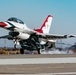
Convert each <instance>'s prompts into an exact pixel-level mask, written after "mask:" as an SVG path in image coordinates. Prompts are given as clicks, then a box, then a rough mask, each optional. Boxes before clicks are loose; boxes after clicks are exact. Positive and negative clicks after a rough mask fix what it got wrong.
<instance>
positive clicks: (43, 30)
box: [34, 15, 53, 34]
mask: <svg viewBox="0 0 76 75" xmlns="http://www.w3.org/2000/svg"><path fill="white" fill-rule="evenodd" d="M52 18H53V17H52V16H51V15H48V17H47V18H46V20H45V21H44V23H43V25H42V26H41V28H40V29H34V30H35V31H37V32H39V33H44V34H48V33H49V31H50V27H51V23H52Z"/></svg>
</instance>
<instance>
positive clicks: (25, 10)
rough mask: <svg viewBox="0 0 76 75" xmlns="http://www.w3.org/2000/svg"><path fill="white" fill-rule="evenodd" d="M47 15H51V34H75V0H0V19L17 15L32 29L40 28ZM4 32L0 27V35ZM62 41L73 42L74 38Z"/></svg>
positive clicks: (75, 39)
mask: <svg viewBox="0 0 76 75" xmlns="http://www.w3.org/2000/svg"><path fill="white" fill-rule="evenodd" d="M48 15H52V16H53V21H52V26H51V29H50V33H51V34H63V35H67V34H74V35H76V0H0V21H6V20H7V19H8V18H10V17H17V18H19V19H21V20H23V21H24V22H25V23H26V25H27V26H28V27H30V28H32V29H34V28H40V26H41V25H42V24H43V22H44V20H45V18H46V17H47V16H48ZM5 34H8V31H7V30H4V29H2V28H0V36H1V35H5ZM2 41H3V40H1V43H0V46H2V45H3V43H2ZM7 42H9V41H7ZM63 42H66V43H74V42H76V38H74V39H67V40H63ZM8 45H10V44H8Z"/></svg>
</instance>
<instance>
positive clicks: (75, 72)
mask: <svg viewBox="0 0 76 75" xmlns="http://www.w3.org/2000/svg"><path fill="white" fill-rule="evenodd" d="M29 58H31V59H33V58H35V59H38V58H42V61H43V58H46V59H48V58H50V59H51V58H62V59H63V58H67V59H68V58H70V60H72V58H76V54H68V55H66V54H63V55H61V54H59V55H56V54H54V55H53V54H52V55H50V54H47V55H46V54H45V55H25V54H24V55H0V60H1V59H2V60H5V59H29ZM38 61H39V62H40V60H38ZM48 61H49V60H48ZM51 61H53V60H51ZM61 61H62V60H61ZM64 61H65V60H64ZM8 62H10V61H8ZM20 62H22V61H20ZM30 62H31V61H30ZM33 62H34V61H33ZM5 63H6V62H5ZM4 74H8V75H13V74H14V75H15V74H18V75H19V74H24V75H76V63H75V62H73V63H43V64H42V63H41V64H28V63H27V64H17V63H16V64H10V65H7V64H6V65H1V62H0V75H4Z"/></svg>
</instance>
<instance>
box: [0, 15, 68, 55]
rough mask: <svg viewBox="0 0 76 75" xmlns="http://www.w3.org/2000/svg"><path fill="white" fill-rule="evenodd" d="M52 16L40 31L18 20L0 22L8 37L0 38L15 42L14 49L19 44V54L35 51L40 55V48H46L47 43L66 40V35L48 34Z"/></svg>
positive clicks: (48, 17) (11, 19) (10, 19)
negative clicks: (7, 31) (25, 51)
mask: <svg viewBox="0 0 76 75" xmlns="http://www.w3.org/2000/svg"><path fill="white" fill-rule="evenodd" d="M52 18H53V16H51V15H48V16H47V18H46V20H45V21H44V23H43V24H42V26H41V28H40V29H30V28H28V27H27V25H26V24H25V23H24V22H23V21H21V20H20V19H18V18H15V17H11V18H9V19H8V20H7V21H5V22H0V27H2V28H4V29H7V30H9V33H8V35H5V36H1V37H0V38H7V39H9V40H13V41H14V42H15V47H16V45H17V44H18V43H19V44H20V46H21V49H20V53H21V54H24V50H25V49H27V50H37V51H38V54H40V49H41V48H42V46H44V47H48V45H49V43H50V44H51V45H50V47H52V43H53V42H56V40H57V39H66V38H68V35H55V34H49V31H50V27H51V23H52Z"/></svg>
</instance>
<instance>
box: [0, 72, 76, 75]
mask: <svg viewBox="0 0 76 75" xmlns="http://www.w3.org/2000/svg"><path fill="white" fill-rule="evenodd" d="M72 74H73V75H74V74H75V75H76V72H63V73H43V74H42V73H40V74H0V75H72Z"/></svg>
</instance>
